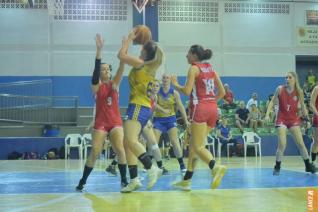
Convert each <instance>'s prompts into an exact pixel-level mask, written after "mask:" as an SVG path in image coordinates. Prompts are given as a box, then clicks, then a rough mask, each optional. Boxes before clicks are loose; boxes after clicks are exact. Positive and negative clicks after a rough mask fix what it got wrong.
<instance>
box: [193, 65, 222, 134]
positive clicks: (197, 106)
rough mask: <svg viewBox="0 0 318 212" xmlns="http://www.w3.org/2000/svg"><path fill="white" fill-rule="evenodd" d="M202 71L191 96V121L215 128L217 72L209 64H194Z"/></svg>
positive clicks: (216, 116) (216, 115)
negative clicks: (215, 82)
mask: <svg viewBox="0 0 318 212" xmlns="http://www.w3.org/2000/svg"><path fill="white" fill-rule="evenodd" d="M193 65H195V66H197V67H199V69H200V73H199V75H198V76H197V77H196V79H195V85H194V87H193V89H192V93H191V96H190V107H189V109H190V120H191V121H194V122H196V123H204V122H205V123H207V125H208V126H209V127H211V128H214V127H215V124H216V120H217V118H218V110H217V105H216V98H215V93H214V88H215V85H214V80H215V71H214V70H213V69H212V67H211V65H210V64H209V63H195V64H193Z"/></svg>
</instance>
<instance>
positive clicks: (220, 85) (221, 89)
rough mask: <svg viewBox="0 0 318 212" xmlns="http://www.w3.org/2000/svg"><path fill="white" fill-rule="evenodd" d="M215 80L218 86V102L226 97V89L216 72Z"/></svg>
mask: <svg viewBox="0 0 318 212" xmlns="http://www.w3.org/2000/svg"><path fill="white" fill-rule="evenodd" d="M215 80H216V86H217V87H218V95H217V97H216V100H217V101H218V100H220V99H222V98H223V97H224V95H225V89H224V86H223V83H222V81H221V79H220V77H219V75H218V74H217V73H216V72H215Z"/></svg>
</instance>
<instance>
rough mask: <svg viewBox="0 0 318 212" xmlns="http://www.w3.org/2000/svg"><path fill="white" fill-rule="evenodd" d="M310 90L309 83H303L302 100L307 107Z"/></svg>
mask: <svg viewBox="0 0 318 212" xmlns="http://www.w3.org/2000/svg"><path fill="white" fill-rule="evenodd" d="M311 91H312V88H311V87H310V85H309V83H308V82H305V83H304V85H303V92H304V102H305V105H306V106H307V107H309V102H310V95H311Z"/></svg>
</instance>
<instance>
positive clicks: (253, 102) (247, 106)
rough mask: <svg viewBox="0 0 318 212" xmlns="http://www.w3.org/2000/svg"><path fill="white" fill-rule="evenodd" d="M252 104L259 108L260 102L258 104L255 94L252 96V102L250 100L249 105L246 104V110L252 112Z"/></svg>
mask: <svg viewBox="0 0 318 212" xmlns="http://www.w3.org/2000/svg"><path fill="white" fill-rule="evenodd" d="M252 104H255V105H256V107H257V106H258V102H257V93H253V94H252V98H250V100H248V102H247V104H246V109H248V110H249V111H251V106H252Z"/></svg>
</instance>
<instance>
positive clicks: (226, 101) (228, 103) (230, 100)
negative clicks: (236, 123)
mask: <svg viewBox="0 0 318 212" xmlns="http://www.w3.org/2000/svg"><path fill="white" fill-rule="evenodd" d="M224 89H225V95H224V97H223V105H222V107H223V108H224V109H225V110H229V109H233V108H235V107H236V105H235V104H234V94H233V92H232V91H231V90H230V86H229V85H228V84H226V83H225V84H224Z"/></svg>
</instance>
